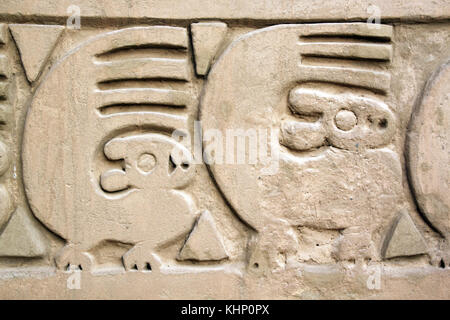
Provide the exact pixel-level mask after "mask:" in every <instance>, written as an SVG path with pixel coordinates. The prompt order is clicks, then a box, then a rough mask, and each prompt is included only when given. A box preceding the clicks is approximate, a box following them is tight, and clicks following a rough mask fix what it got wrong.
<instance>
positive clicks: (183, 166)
mask: <svg viewBox="0 0 450 320" xmlns="http://www.w3.org/2000/svg"><path fill="white" fill-rule="evenodd" d="M181 167H182V168H183V169H184V170H186V169H187V168H189V163H182V164H181Z"/></svg>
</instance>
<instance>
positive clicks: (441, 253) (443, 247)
mask: <svg viewBox="0 0 450 320" xmlns="http://www.w3.org/2000/svg"><path fill="white" fill-rule="evenodd" d="M431 264H432V265H433V266H436V267H439V268H442V269H445V268H450V241H449V240H443V241H442V242H441V243H440V246H439V250H437V252H435V253H434V254H432V257H431Z"/></svg>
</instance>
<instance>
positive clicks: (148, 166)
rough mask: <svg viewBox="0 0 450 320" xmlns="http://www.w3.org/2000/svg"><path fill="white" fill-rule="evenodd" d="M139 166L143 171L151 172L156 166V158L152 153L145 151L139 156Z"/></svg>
mask: <svg viewBox="0 0 450 320" xmlns="http://www.w3.org/2000/svg"><path fill="white" fill-rule="evenodd" d="M137 166H138V168H139V169H140V170H141V171H143V172H145V173H149V172H150V171H152V170H153V169H154V168H155V166H156V158H155V156H154V155H152V154H150V153H144V154H142V155H141V156H140V157H139V159H138V162H137Z"/></svg>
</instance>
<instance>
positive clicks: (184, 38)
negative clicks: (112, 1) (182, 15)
mask: <svg viewBox="0 0 450 320" xmlns="http://www.w3.org/2000/svg"><path fill="white" fill-rule="evenodd" d="M124 34H126V36H125V37H124V36H123V35H124ZM104 41H105V42H104V47H103V50H102V52H100V53H99V54H98V55H102V54H107V53H111V52H115V51H120V50H122V49H127V48H130V47H155V48H156V47H159V48H187V47H188V35H187V30H186V28H180V27H169V26H148V27H132V28H127V29H122V30H117V31H113V32H111V34H110V36H108V38H107V39H106V38H105V39H104Z"/></svg>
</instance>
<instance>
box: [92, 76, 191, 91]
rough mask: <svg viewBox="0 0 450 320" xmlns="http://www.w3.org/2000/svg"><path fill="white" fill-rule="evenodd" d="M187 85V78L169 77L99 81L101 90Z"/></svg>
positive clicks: (179, 87)
mask: <svg viewBox="0 0 450 320" xmlns="http://www.w3.org/2000/svg"><path fill="white" fill-rule="evenodd" d="M185 85H186V80H183V79H180V80H178V79H168V78H164V77H159V78H142V79H120V80H117V79H115V80H108V81H101V82H99V83H97V87H98V89H100V90H115V89H124V88H134V89H139V88H156V89H171V90H183V89H184V88H185Z"/></svg>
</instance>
